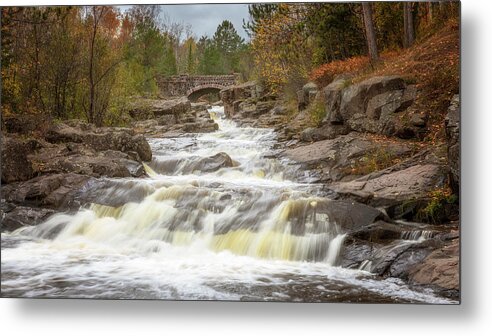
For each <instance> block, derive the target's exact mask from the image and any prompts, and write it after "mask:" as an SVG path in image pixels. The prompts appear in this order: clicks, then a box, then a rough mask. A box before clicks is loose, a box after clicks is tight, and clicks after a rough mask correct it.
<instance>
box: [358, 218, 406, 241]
mask: <svg viewBox="0 0 492 336" xmlns="http://www.w3.org/2000/svg"><path fill="white" fill-rule="evenodd" d="M403 232H405V230H404V228H403V227H402V226H401V225H397V224H391V223H387V222H384V221H377V222H375V223H373V224H370V225H367V226H364V227H363V228H361V229H359V230H357V231H356V232H354V233H352V234H351V236H352V237H354V238H357V239H359V240H367V241H371V242H383V241H388V240H389V241H391V240H395V239H400V237H401V235H402V233H403Z"/></svg>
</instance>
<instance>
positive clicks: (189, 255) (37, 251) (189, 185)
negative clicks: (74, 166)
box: [2, 107, 450, 303]
mask: <svg viewBox="0 0 492 336" xmlns="http://www.w3.org/2000/svg"><path fill="white" fill-rule="evenodd" d="M210 113H211V116H212V117H213V118H214V119H215V120H216V122H217V123H218V124H219V130H218V131H216V132H214V133H209V134H202V135H189V136H185V137H180V138H173V139H160V138H155V139H150V140H149V143H150V144H151V147H152V150H153V153H154V159H153V161H152V162H151V163H150V164H149V166H148V167H147V170H148V173H149V175H150V176H151V177H150V178H147V179H126V180H108V183H109V185H110V187H109V188H107V189H105V190H104V191H100V195H99V194H98V195H99V197H100V202H101V203H102V204H97V203H95V204H91V205H87V206H86V207H85V208H84V209H81V210H80V211H79V212H78V213H76V214H74V215H67V214H58V215H55V216H54V217H52V218H50V219H49V220H48V221H47V222H45V223H43V224H41V225H38V226H37V227H27V228H22V229H20V230H18V231H16V232H13V233H4V234H2V295H4V296H25V297H81V298H145V299H182V300H194V299H200V300H257V301H263V300H265V301H329V302H330V301H344V302H359V301H364V302H367V301H370V302H428V303H450V301H449V300H447V299H444V298H439V297H437V296H435V295H434V294H433V293H432V292H431V291H420V292H417V291H413V290H411V289H409V288H408V287H407V286H406V285H405V284H404V283H403V282H402V281H400V280H396V279H386V280H380V279H377V278H375V277H374V276H373V275H371V274H370V273H369V272H367V271H364V270H349V269H343V268H341V267H338V266H337V261H338V257H339V254H340V249H341V248H342V245H343V241H344V238H345V233H344V232H343V230H342V229H341V228H340V227H339V226H338V225H337V223H335V222H333V221H332V220H331V219H330V218H329V216H328V215H327V214H326V213H323V211H320V210H319V209H321V208H322V206H323V204H326V202H330V200H327V199H324V198H322V197H321V196H320V189H319V186H316V185H310V184H304V183H298V182H296V181H295V179H294V178H293V177H292V176H294V175H293V174H291V171H290V170H292V169H293V167H291V166H288V163H287V162H280V161H279V160H277V159H272V158H269V155H268V154H269V153H270V152H271V149H272V146H273V144H274V141H275V133H274V132H273V130H270V129H256V128H250V127H246V128H241V127H237V126H236V125H235V123H234V122H232V121H230V120H226V119H224V117H223V109H222V108H220V107H213V108H212V109H211V110H210ZM217 153H226V154H227V155H229V156H230V157H231V159H232V161H233V165H232V167H229V166H227V167H223V168H220V169H217V170H214V171H211V172H204V171H200V170H193V169H192V168H190V167H195V166H194V165H195V164H196V163H197V162H199V160H201V159H203V158H206V157H211V156H213V155H216V154H217ZM137 189H138V190H139V193H141V194H142V196H141V197H140V199H139V200H138V201H133V202H126V201H125V202H119V203H123V204H121V205H119V204H118V205H108V202H106V201H105V202H103V200H109V201H113V202H114V203H118V202H117V201H118V200H123V199H126V197H127V196H129V195H131V194H132V193H135V192H136V190H137ZM109 203H111V202H109Z"/></svg>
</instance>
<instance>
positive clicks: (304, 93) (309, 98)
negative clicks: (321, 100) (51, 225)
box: [297, 82, 318, 110]
mask: <svg viewBox="0 0 492 336" xmlns="http://www.w3.org/2000/svg"><path fill="white" fill-rule="evenodd" d="M317 92H318V85H316V83H313V82H309V83H306V84H305V85H304V86H303V87H302V90H299V91H297V106H298V108H299V110H304V109H305V108H306V107H307V106H308V105H309V104H311V103H312V102H313V101H314V98H315V96H316V93H317Z"/></svg>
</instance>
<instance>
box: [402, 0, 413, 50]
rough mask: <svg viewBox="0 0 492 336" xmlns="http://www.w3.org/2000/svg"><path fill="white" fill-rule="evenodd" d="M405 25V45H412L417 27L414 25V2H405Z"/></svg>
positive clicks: (407, 46)
mask: <svg viewBox="0 0 492 336" xmlns="http://www.w3.org/2000/svg"><path fill="white" fill-rule="evenodd" d="M403 26H404V45H405V47H406V48H409V47H411V46H412V44H413V42H414V41H415V29H414V26H413V3H412V2H404V3H403Z"/></svg>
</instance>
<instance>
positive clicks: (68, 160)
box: [0, 76, 459, 299]
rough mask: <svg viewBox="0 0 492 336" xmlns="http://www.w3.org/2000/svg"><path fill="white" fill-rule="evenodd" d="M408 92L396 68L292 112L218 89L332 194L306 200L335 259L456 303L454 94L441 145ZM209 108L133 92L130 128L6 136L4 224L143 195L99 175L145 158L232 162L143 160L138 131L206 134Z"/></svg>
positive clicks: (129, 169) (307, 95)
mask: <svg viewBox="0 0 492 336" xmlns="http://www.w3.org/2000/svg"><path fill="white" fill-rule="evenodd" d="M418 95H419V92H418V91H417V90H416V88H415V87H414V85H412V84H407V83H406V82H405V80H403V79H402V78H399V77H397V76H389V77H374V78H371V79H368V80H366V81H363V82H361V83H357V84H351V82H350V81H348V80H347V79H337V80H335V81H334V82H333V83H331V84H330V85H328V86H327V87H325V88H323V89H320V88H318V87H317V86H316V85H315V84H314V83H308V84H306V85H305V86H304V87H303V89H302V90H300V91H299V92H298V99H297V103H296V108H295V111H292V105H291V104H290V105H289V104H288V102H285V101H283V100H280V99H277V98H276V97H273V96H270V95H266V94H265V93H264V92H263V90H262V88H261V87H260V86H258V85H257V84H256V83H254V82H249V83H245V84H242V85H239V86H233V87H229V88H227V89H225V90H223V91H221V99H222V102H223V104H224V110H225V113H226V115H227V116H228V117H229V118H231V119H233V120H235V121H236V122H238V123H239V124H241V125H249V126H253V127H257V128H274V129H275V130H276V132H277V143H276V144H275V146H274V150H273V152H272V153H271V156H272V157H276V158H278V159H279V160H282V162H284V164H286V165H289V166H292V167H293V168H295V169H292V170H293V171H296V172H297V173H296V179H297V180H299V181H301V182H309V183H320V184H322V185H323V192H324V196H328V197H329V198H330V199H331V201H326V202H325V201H324V202H318V203H316V205H314V207H315V212H316V213H318V214H326V215H327V216H328V217H329V218H330V220H333V221H335V222H337V224H338V225H340V227H341V228H342V229H343V230H344V232H346V233H347V237H346V239H345V241H344V246H343V248H342V250H341V255H340V256H339V259H340V260H339V265H341V266H343V267H348V268H359V269H364V270H367V271H370V272H372V273H374V274H377V275H378V276H380V277H383V278H384V277H396V278H400V279H403V280H404V281H406V282H408V283H409V284H410V285H412V286H424V287H429V288H432V289H434V290H436V291H437V292H438V293H439V294H441V295H444V296H448V297H451V298H453V299H457V298H458V297H459V271H458V269H459V222H458V219H459V212H458V211H459V209H458V200H457V197H456V195H457V192H458V186H459V98H458V96H456V97H455V98H454V99H453V100H452V102H451V104H450V107H449V114H448V117H447V118H446V120H445V124H444V125H443V127H445V130H446V138H445V140H446V141H442V142H438V143H433V144H429V143H428V142H425V141H422V139H423V137H424V136H425V135H426V134H427V133H428V132H429V130H428V124H427V120H428V118H429V117H428V116H425V115H421V114H419V113H418V112H417V110H416V108H415V107H414V105H413V102H414V101H415V99H416V98H417V97H418ZM207 107H208V104H207V103H191V102H190V101H189V100H188V99H186V98H179V99H174V100H167V101H163V100H148V99H141V100H138V101H136V102H135V104H134V106H133V108H132V110H131V111H130V115H131V116H132V118H133V121H132V123H131V127H129V128H108V127H106V128H104V127H103V128H97V127H95V126H93V125H90V124H87V123H84V122H80V121H67V122H64V123H58V124H56V125H52V127H50V128H49V129H48V130H47V131H46V132H45V134H44V135H43V136H42V137H36V138H33V137H29V136H27V135H26V134H22V132H21V131H20V132H17V133H13V132H11V133H8V134H4V135H3V137H2V190H1V192H2V201H1V203H0V210H1V217H2V230H3V231H13V230H15V229H17V228H19V227H22V226H27V225H36V224H38V223H41V222H42V221H44V220H46V219H47V218H48V217H49V216H51V215H52V214H54V213H55V212H60V211H69V212H73V211H76V210H78V209H79V208H80V206H82V205H84V204H87V203H90V202H93V201H94V198H98V199H97V201H98V203H100V204H107V205H110V206H120V205H122V204H124V203H125V202H128V201H135V200H136V201H141V200H142V198H143V197H145V195H147V191H145V190H144V191H141V192H140V191H138V190H135V193H134V195H133V196H132V197H134V198H132V199H131V200H130V199H127V200H126V201H125V200H121V199H118V198H114V197H106V198H104V197H102V196H101V195H102V194H104V192H102V194H101V190H102V191H104V190H105V189H104V183H105V182H104V179H101V178H128V177H132V178H142V177H146V176H147V171H146V169H145V162H147V163H148V164H149V165H151V166H152V167H153V168H154V169H155V170H156V171H157V172H167V171H174V170H175V169H176V167H178V166H179V167H181V169H182V170H183V172H192V171H195V170H200V171H204V172H207V171H217V170H218V169H220V168H222V167H234V166H235V165H237V163H236V162H234V160H232V159H231V157H229V156H228V155H227V153H217V154H216V155H213V156H210V157H204V158H201V159H200V160H197V161H193V160H191V161H190V160H189V161H190V162H191V163H190V164H188V166H183V164H184V163H187V162H184V161H183V162H184V163H183V162H181V161H180V160H179V159H176V160H174V161H173V160H167V161H162V162H161V161H160V162H159V164H157V163H155V162H153V161H152V152H151V149H150V146H149V143H148V142H147V140H146V138H147V139H149V138H152V137H159V138H177V137H182V136H184V135H186V134H189V133H206V132H213V131H215V130H216V129H217V128H218V126H217V124H216V123H215V122H214V120H213V119H211V118H210V115H209V113H208V111H207ZM320 108H321V109H322V110H323V112H324V113H323V118H322V120H320V122H318V124H316V125H313V122H312V120H311V116H312V114H313V110H314V109H320ZM269 155H270V154H269ZM448 189H451V190H453V192H454V193H452V194H450V193H448V192H447V190H448ZM88 190H89V191H91V192H89V193H88V192H87V191H88ZM88 195H92V196H93V197H92V198H91V197H90V196H88ZM103 196H104V195H103ZM106 196H107V195H106ZM103 198H104V199H103Z"/></svg>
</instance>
